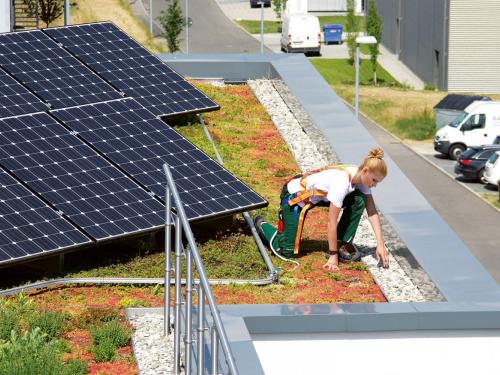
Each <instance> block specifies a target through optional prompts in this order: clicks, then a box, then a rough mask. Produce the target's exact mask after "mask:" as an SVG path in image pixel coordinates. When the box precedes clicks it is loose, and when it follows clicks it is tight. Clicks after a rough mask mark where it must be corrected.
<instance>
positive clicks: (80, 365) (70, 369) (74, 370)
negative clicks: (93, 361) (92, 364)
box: [62, 359, 89, 375]
mask: <svg viewBox="0 0 500 375" xmlns="http://www.w3.org/2000/svg"><path fill="white" fill-rule="evenodd" d="M88 372H89V365H88V364H87V362H85V361H82V360H81V359H70V360H69V361H68V363H66V366H64V370H63V372H62V375H85V374H87V373H88Z"/></svg>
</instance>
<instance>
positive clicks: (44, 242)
mask: <svg viewBox="0 0 500 375" xmlns="http://www.w3.org/2000/svg"><path fill="white" fill-rule="evenodd" d="M89 242H90V239H89V238H88V237H87V236H85V235H84V234H83V233H81V232H80V231H79V230H78V229H76V228H75V227H74V226H73V225H71V224H70V223H69V222H68V221H67V220H66V219H64V218H63V217H61V216H59V215H58V214H57V213H56V211H54V210H53V209H52V208H50V207H49V206H47V205H46V204H45V203H44V202H43V201H42V200H41V199H39V198H38V197H36V196H35V195H34V194H33V193H31V192H30V191H29V190H28V189H27V188H25V187H24V186H23V185H21V184H20V183H19V182H18V181H16V180H15V179H14V178H13V177H11V176H10V175H9V174H8V173H6V172H5V171H4V170H3V169H1V168H0V263H6V262H9V261H11V260H14V259H16V260H18V259H20V258H27V257H30V256H33V255H36V254H40V253H44V252H50V251H57V250H61V249H65V248H70V247H73V246H79V245H82V244H85V243H89Z"/></svg>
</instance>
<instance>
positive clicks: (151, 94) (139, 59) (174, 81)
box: [45, 22, 219, 116]
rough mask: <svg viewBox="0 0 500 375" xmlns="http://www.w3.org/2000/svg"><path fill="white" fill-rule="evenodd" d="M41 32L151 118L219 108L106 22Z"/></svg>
mask: <svg viewBox="0 0 500 375" xmlns="http://www.w3.org/2000/svg"><path fill="white" fill-rule="evenodd" d="M45 32H46V33H47V34H48V35H50V36H51V37H52V38H54V39H55V40H57V41H58V42H59V43H61V44H62V45H63V46H64V47H65V48H67V49H68V50H69V51H71V52H72V53H73V54H74V55H75V56H77V57H78V58H79V59H80V60H81V61H83V62H84V63H85V64H87V65H88V66H90V67H91V68H92V69H93V70H94V71H95V72H97V73H98V74H99V75H100V76H102V77H104V78H105V79H106V80H107V81H108V82H110V83H111V84H112V85H114V86H115V87H117V88H118V89H120V90H121V91H123V92H124V93H126V94H127V95H129V96H131V97H132V98H135V99H136V100H137V101H138V102H139V103H141V104H142V105H143V106H144V107H146V108H147V109H149V110H150V111H151V112H153V113H154V114H155V115H160V116H164V115H169V116H171V115H176V114H182V113H192V112H198V111H200V110H205V111H206V110H215V109H218V108H219V106H218V105H217V104H216V103H214V102H213V101H212V100H210V99H209V98H207V97H206V96H205V95H204V94H203V93H202V92H200V91H199V90H198V89H197V88H196V87H194V86H193V85H191V84H190V83H189V82H187V81H186V80H184V78H183V77H182V76H181V75H179V74H178V73H176V72H175V71H173V70H172V69H171V68H170V67H169V66H168V65H166V64H164V63H163V62H162V61H161V60H160V59H158V58H157V57H156V56H153V55H152V54H151V53H150V52H148V51H147V50H146V49H145V48H144V47H142V46H141V45H140V44H139V43H137V42H136V41H135V40H133V39H132V38H131V37H129V36H128V35H127V34H125V33H124V32H123V31H121V30H120V29H119V28H118V27H116V26H115V25H114V24H112V23H110V22H103V23H95V24H87V25H75V26H67V27H61V28H51V29H46V30H45Z"/></svg>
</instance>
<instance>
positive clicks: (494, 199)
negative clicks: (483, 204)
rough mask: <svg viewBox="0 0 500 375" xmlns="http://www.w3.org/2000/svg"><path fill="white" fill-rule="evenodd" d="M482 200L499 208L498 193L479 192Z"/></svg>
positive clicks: (499, 199) (499, 198) (499, 197)
mask: <svg viewBox="0 0 500 375" xmlns="http://www.w3.org/2000/svg"><path fill="white" fill-rule="evenodd" d="M481 196H482V197H483V199H484V200H486V201H487V202H489V203H490V204H491V205H492V206H494V207H496V208H498V209H500V195H499V194H498V193H497V194H492V193H483V194H481Z"/></svg>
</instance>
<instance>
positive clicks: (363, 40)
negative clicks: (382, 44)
mask: <svg viewBox="0 0 500 375" xmlns="http://www.w3.org/2000/svg"><path fill="white" fill-rule="evenodd" d="M360 44H377V39H375V37H373V36H358V37H357V38H356V88H355V94H354V114H355V116H356V118H358V117H359V116H358V115H359V45H360Z"/></svg>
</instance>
